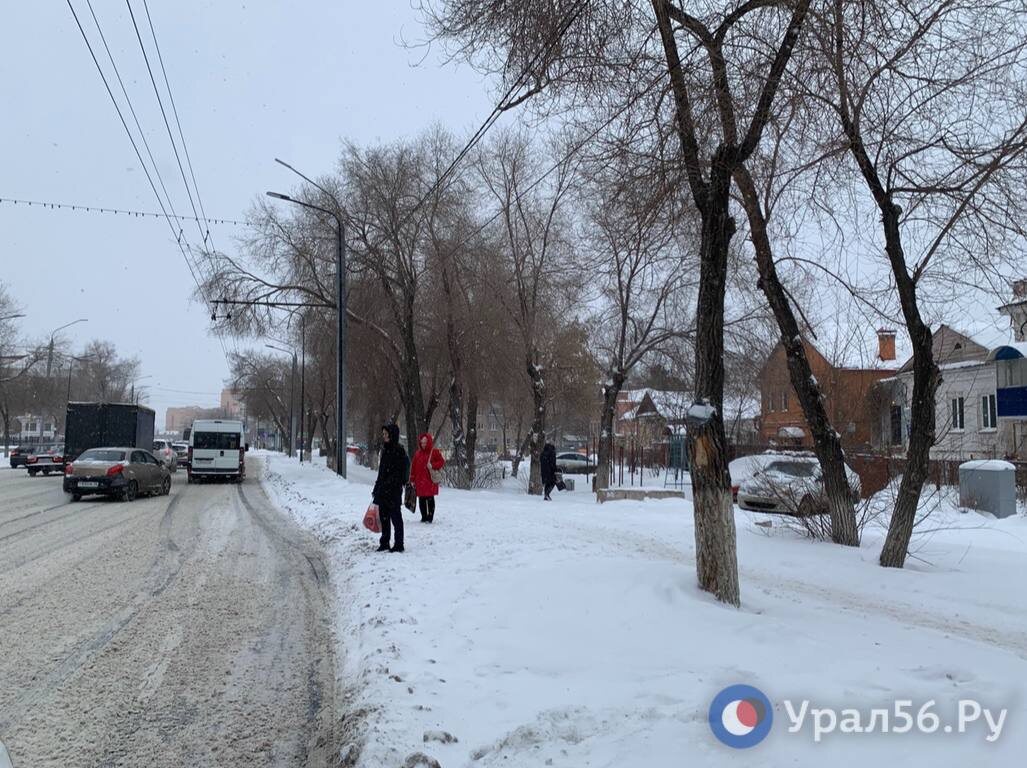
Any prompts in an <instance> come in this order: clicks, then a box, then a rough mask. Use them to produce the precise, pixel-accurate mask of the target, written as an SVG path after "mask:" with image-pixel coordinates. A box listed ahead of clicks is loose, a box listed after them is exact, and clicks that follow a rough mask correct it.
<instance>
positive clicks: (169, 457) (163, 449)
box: [153, 439, 178, 472]
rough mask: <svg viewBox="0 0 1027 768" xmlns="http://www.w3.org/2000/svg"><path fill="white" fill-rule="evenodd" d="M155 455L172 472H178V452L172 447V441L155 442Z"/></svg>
mask: <svg viewBox="0 0 1027 768" xmlns="http://www.w3.org/2000/svg"><path fill="white" fill-rule="evenodd" d="M153 455H154V456H156V457H157V458H158V459H159V460H160V461H162V462H164V466H166V467H167V468H168V469H169V470H171V471H172V472H177V471H178V451H176V450H175V449H174V447H172V445H171V441H170V440H160V439H158V440H154V441H153Z"/></svg>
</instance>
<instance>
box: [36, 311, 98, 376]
mask: <svg viewBox="0 0 1027 768" xmlns="http://www.w3.org/2000/svg"><path fill="white" fill-rule="evenodd" d="M88 322H89V320H88V318H85V317H80V318H79V319H78V320H72V321H71V322H70V323H65V324H64V325H62V326H61V327H60V328H54V329H53V330H52V331H50V344H49V346H48V347H47V352H46V378H48V379H49V378H50V370H51V369H52V368H53V337H54V336H56V335H57V334H58V333H60V332H61V331H63V330H64V329H65V328H71V326H73V325H78V324H79V323H88Z"/></svg>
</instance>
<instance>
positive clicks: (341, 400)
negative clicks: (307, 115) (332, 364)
mask: <svg viewBox="0 0 1027 768" xmlns="http://www.w3.org/2000/svg"><path fill="white" fill-rule="evenodd" d="M275 162H277V163H279V164H280V165H284V166H285V167H286V168H288V169H289V170H290V171H293V172H294V173H296V174H297V175H299V176H300V177H302V178H303V179H305V180H306V181H308V182H310V183H311V184H313V185H314V186H315V187H317V188H318V189H320V190H321V191H322V192H324V193H325V194H326V195H328V197H332V195H331V194H329V192H328V191H327V190H326V189H325V188H324V187H322V186H321V185H320V184H317V183H316V182H314V181H312V180H311V179H309V178H307V177H306V176H304V175H303V174H302V173H300V172H299V171H297V170H296V169H295V168H293V167H292V166H291V165H289V164H288V163H284V162H282V161H281V160H279V159H277V158H275ZM267 196H268V197H273V198H275V199H277V200H284V201H286V202H288V203H295V204H296V205H299V206H302V207H303V208H309V209H311V210H314V211H320V212H321V213H324V214H325V215H327V216H331V217H332V218H333V219H335V271H336V279H335V297H336V298H335V301H336V304H335V306H336V310H337V313H338V328H337V332H336V340H335V341H336V348H335V349H336V354H335V359H336V364H337V367H336V371H335V416H336V425H335V473H336V474H337V475H339V476H341V477H346V391H347V387H348V384H347V381H346V369H347V346H346V226H345V224H344V223H343V221H342V217H341V216H339V214H338V213H337V212H336V211H330V210H328V209H327V208H322V207H321V206H318V205H312V204H311V203H306V202H303V201H302V200H297V199H295V198H293V197H289V195H283V194H281V193H280V192H268V193H267ZM301 400H302V395H301ZM302 418H303V414H302V413H301V414H300V419H301V421H302Z"/></svg>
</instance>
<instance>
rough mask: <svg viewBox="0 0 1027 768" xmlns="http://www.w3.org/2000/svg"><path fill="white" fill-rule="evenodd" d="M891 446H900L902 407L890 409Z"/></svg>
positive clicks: (897, 406) (894, 406)
mask: <svg viewBox="0 0 1027 768" xmlns="http://www.w3.org/2000/svg"><path fill="white" fill-rule="evenodd" d="M891 444H892V445H902V406H901V405H893V406H892V407H891Z"/></svg>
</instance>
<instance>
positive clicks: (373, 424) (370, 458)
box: [364, 416, 382, 469]
mask: <svg viewBox="0 0 1027 768" xmlns="http://www.w3.org/2000/svg"><path fill="white" fill-rule="evenodd" d="M381 426H382V425H381V424H380V423H379V420H378V419H375V418H374V417H373V416H371V417H369V418H368V420H367V451H366V453H365V454H364V461H365V465H366V466H367V467H369V468H371V469H378V451H376V450H375V446H376V445H378V443H379V442H380V441H381V439H382V438H381Z"/></svg>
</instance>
